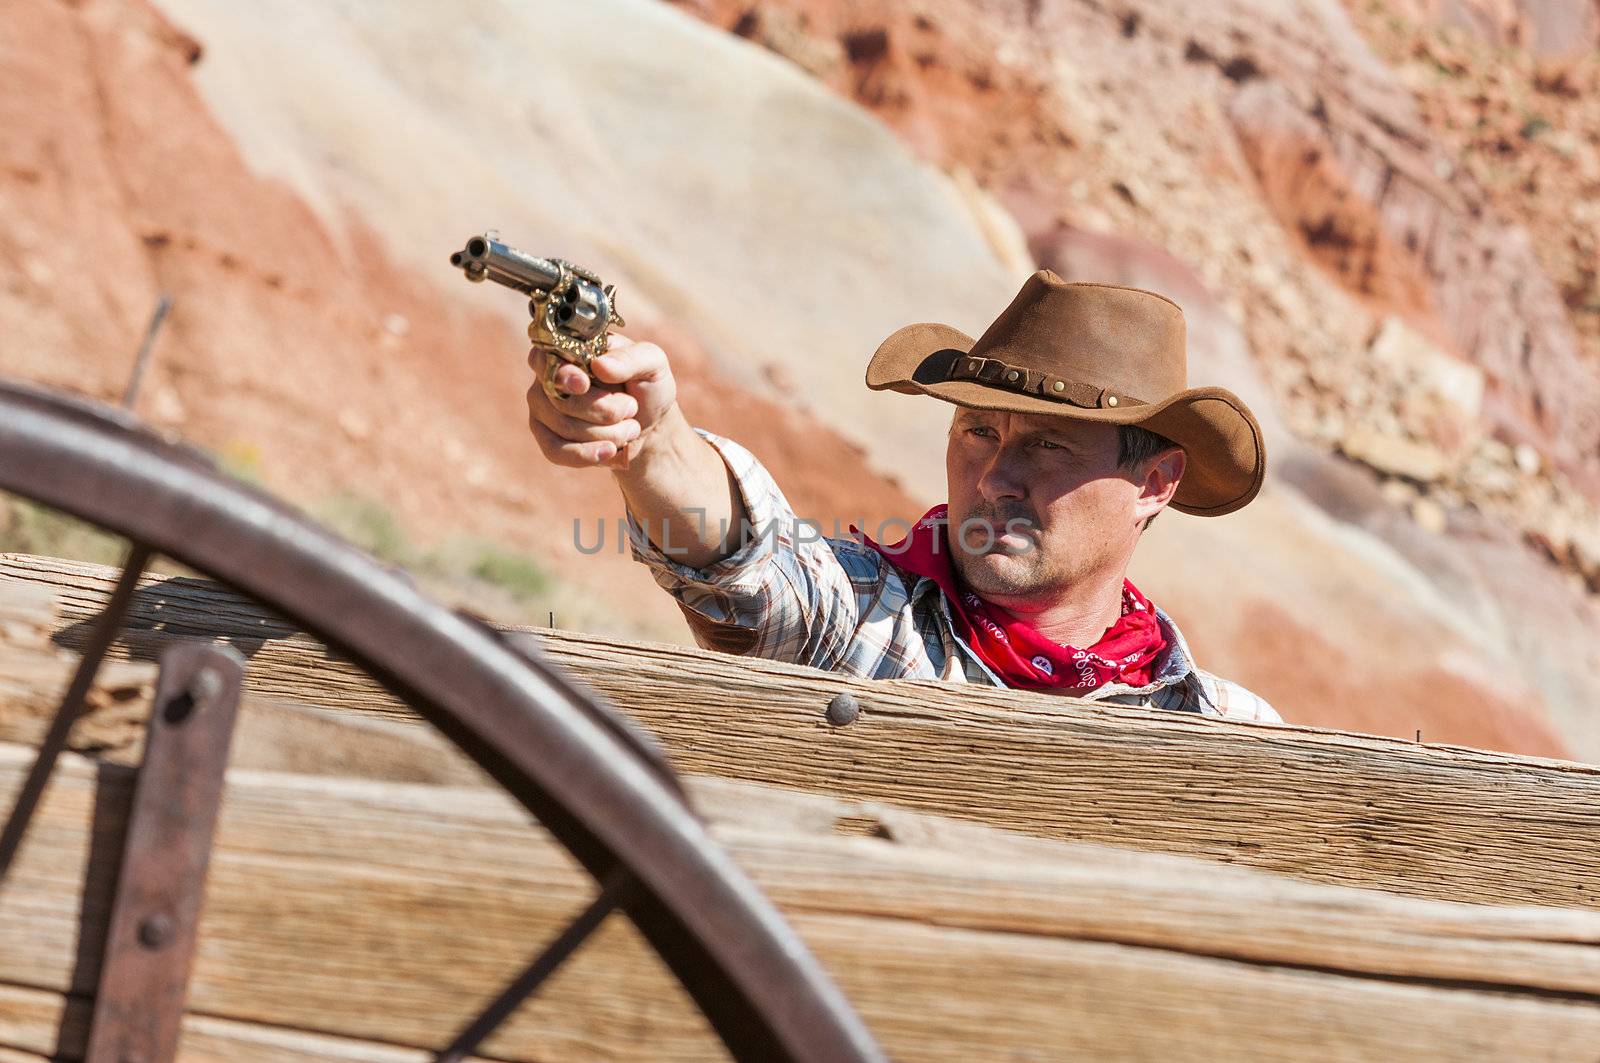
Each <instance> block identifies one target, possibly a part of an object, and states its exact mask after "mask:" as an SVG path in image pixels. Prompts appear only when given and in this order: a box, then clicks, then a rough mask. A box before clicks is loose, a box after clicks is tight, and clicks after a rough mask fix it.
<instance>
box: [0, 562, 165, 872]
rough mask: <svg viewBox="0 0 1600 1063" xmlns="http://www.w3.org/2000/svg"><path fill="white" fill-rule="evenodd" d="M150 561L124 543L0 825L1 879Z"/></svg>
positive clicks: (48, 781)
mask: <svg viewBox="0 0 1600 1063" xmlns="http://www.w3.org/2000/svg"><path fill="white" fill-rule="evenodd" d="M149 563H150V551H149V549H147V548H146V547H143V546H140V545H139V544H137V543H135V544H134V545H133V546H132V547H130V548H129V550H128V556H127V558H126V559H125V560H124V561H123V565H122V575H120V576H119V577H117V582H116V585H115V586H114V587H113V588H112V590H111V597H110V598H109V599H108V600H107V601H106V607H105V608H104V609H103V610H101V611H100V615H99V616H98V617H96V618H95V621H94V626H93V628H92V629H91V630H90V632H89V641H88V643H87V644H86V645H85V646H84V648H83V656H81V657H79V658H78V667H77V670H76V671H74V672H73V673H72V681H71V682H70V683H68V684H67V692H66V693H65V694H63V695H62V697H61V704H60V705H59V706H57V707H56V714H55V716H53V717H52V718H51V720H50V728H49V730H47V731H46V732H45V736H44V739H43V740H42V741H41V742H40V743H39V752H38V753H36V754H35V755H34V758H33V764H32V766H31V767H29V768H28V775H27V778H25V779H23V781H22V786H21V788H19V789H18V790H17V798H16V800H15V801H13V802H12V804H11V814H10V815H9V816H7V817H6V825H5V829H4V830H0V884H3V883H4V882H5V880H6V873H7V872H9V871H10V870H11V863H12V861H13V860H15V859H16V856H17V850H19V849H20V848H22V839H23V838H24V837H25V836H26V835H27V833H28V824H29V823H30V822H32V820H33V814H34V812H35V810H37V809H38V807H39V801H40V800H41V799H42V798H43V797H44V792H45V788H46V787H47V786H49V784H50V772H51V771H52V770H54V768H55V766H56V760H57V759H59V758H60V756H61V752H62V750H64V749H66V748H67V737H68V736H69V735H70V734H71V733H72V725H73V724H75V723H77V722H78V717H79V716H82V715H83V706H84V701H85V699H86V698H87V697H88V696H89V690H90V688H91V687H93V686H94V677H95V676H96V675H98V674H99V672H100V662H101V661H103V660H104V659H105V656H106V651H107V650H109V649H110V648H111V644H112V643H113V642H115V641H116V639H117V632H119V631H120V630H122V621H123V618H124V617H126V616H127V614H128V606H129V605H131V604H132V603H133V594H134V591H136V590H138V589H139V577H140V576H142V575H143V574H144V570H145V566H146V565H148V564H149Z"/></svg>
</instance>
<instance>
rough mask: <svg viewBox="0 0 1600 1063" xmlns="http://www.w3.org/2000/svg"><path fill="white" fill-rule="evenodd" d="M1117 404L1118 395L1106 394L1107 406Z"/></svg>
mask: <svg viewBox="0 0 1600 1063" xmlns="http://www.w3.org/2000/svg"><path fill="white" fill-rule="evenodd" d="M1116 404H1117V397H1116V396H1115V395H1108V396H1106V405H1107V406H1115V405H1116Z"/></svg>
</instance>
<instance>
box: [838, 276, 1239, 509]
mask: <svg viewBox="0 0 1600 1063" xmlns="http://www.w3.org/2000/svg"><path fill="white" fill-rule="evenodd" d="M1186 364H1187V357H1186V354H1185V331H1184V323H1183V311H1182V310H1181V309H1179V307H1178V304H1176V303H1174V302H1173V301H1172V300H1170V299H1168V298H1166V297H1165V296H1163V295H1157V294H1156V293H1155V292H1147V291H1145V290H1143V289H1142V288H1124V287H1121V286H1119V285H1113V284H1069V283H1067V282H1066V281H1063V280H1062V279H1061V278H1060V277H1058V276H1056V275H1055V274H1054V273H1051V272H1050V271H1049V270H1040V271H1039V272H1037V273H1035V274H1034V275H1033V276H1031V277H1029V278H1028V280H1027V281H1026V282H1025V283H1024V284H1023V285H1022V290H1021V291H1020V292H1018V293H1017V297H1016V298H1015V299H1013V300H1012V301H1011V305H1010V306H1008V307H1006V309H1005V312H1004V313H1002V314H1001V315H1000V316H999V317H997V318H995V320H994V323H993V324H991V325H990V326H989V327H988V329H987V330H985V332H984V334H983V335H982V336H980V337H978V339H977V341H976V342H974V341H973V339H972V338H971V337H970V336H968V335H966V334H965V333H964V332H962V331H960V330H959V329H954V328H951V327H950V326H949V325H936V324H931V323H922V324H916V325H907V326H906V327H904V328H902V329H899V330H898V331H896V332H895V333H894V334H893V335H892V336H890V337H889V338H888V339H886V340H884V341H883V343H882V344H880V345H879V346H878V350H877V351H876V352H875V353H874V354H873V356H872V361H871V363H870V364H868V366H867V387H869V388H872V389H873V390H874V391H884V390H889V391H900V392H905V393H906V394H921V395H932V396H933V397H934V398H937V399H943V400H945V401H946V402H953V403H955V404H956V405H957V406H970V407H973V408H976V409H980V410H1004V411H1007V412H1011V413H1040V414H1048V415H1054V416H1059V417H1072V418H1075V419H1077V420H1082V421H1101V422H1104V423H1106V424H1119V425H1120V424H1131V425H1138V426H1139V427H1141V428H1146V429H1148V430H1150V431H1152V432H1155V433H1157V434H1159V435H1162V436H1165V437H1166V438H1168V439H1170V440H1172V441H1173V442H1174V443H1176V444H1178V445H1179V446H1181V447H1182V448H1183V449H1184V452H1185V454H1186V455H1187V456H1188V461H1189V464H1188V468H1187V469H1186V470H1185V472H1184V474H1183V479H1182V480H1181V481H1179V483H1178V490H1177V493H1176V494H1175V495H1174V496H1173V500H1172V506H1173V507H1174V508H1175V509H1179V510H1181V511H1183V512H1185V513H1193V514H1195V515H1196V516H1201V517H1218V516H1221V515H1222V514H1224V513H1232V512H1233V511H1234V510H1236V509H1239V508H1240V507H1242V506H1244V505H1245V504H1247V503H1248V502H1249V501H1250V500H1251V499H1252V498H1254V497H1255V496H1256V492H1257V491H1259V490H1260V489H1261V480H1262V477H1263V476H1264V475H1265V474H1266V465H1267V454H1266V448H1265V446H1264V445H1263V443H1262V439H1261V426H1260V425H1258V424H1257V423H1256V419H1255V416H1254V415H1253V414H1251V412H1250V410H1249V408H1248V407H1247V406H1245V404H1244V403H1243V402H1242V401H1240V399H1239V397H1238V396H1237V395H1235V394H1234V393H1233V392H1231V391H1228V390H1227V389H1226V388H1216V387H1205V388H1191V387H1187V386H1186V385H1187V381H1186V378H1185V373H1186Z"/></svg>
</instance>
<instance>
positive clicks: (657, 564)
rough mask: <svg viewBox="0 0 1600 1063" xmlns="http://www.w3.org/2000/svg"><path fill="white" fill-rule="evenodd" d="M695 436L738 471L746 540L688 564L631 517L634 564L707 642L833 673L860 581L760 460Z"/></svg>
mask: <svg viewBox="0 0 1600 1063" xmlns="http://www.w3.org/2000/svg"><path fill="white" fill-rule="evenodd" d="M695 431H697V432H698V433H699V434H700V436H701V437H702V438H704V439H705V440H706V441H707V442H708V443H710V444H711V445H712V446H713V447H715V448H716V450H717V452H718V453H719V454H720V455H721V456H722V460H723V461H724V462H725V463H726V464H727V466H728V469H729V471H730V472H731V473H732V474H733V479H734V482H735V484H736V485H737V487H738V490H739V493H740V496H741V497H742V498H743V500H744V506H745V511H746V514H747V515H748V519H749V525H748V528H747V531H746V535H745V542H744V544H743V545H742V546H740V548H739V549H738V550H737V551H736V552H735V553H733V554H732V555H731V556H729V557H726V558H723V559H722V560H721V561H718V562H716V563H715V564H712V565H709V566H707V567H706V568H699V569H697V568H690V567H689V566H687V565H684V564H681V563H679V562H677V561H674V560H673V558H672V543H671V542H670V540H669V541H667V542H665V543H664V544H663V545H662V546H661V547H658V546H657V545H656V544H655V543H653V542H651V541H650V536H649V535H648V534H647V532H646V530H645V528H644V527H642V526H641V524H640V522H639V520H638V519H637V518H636V517H635V515H634V514H633V513H632V512H631V511H630V512H629V513H628V515H627V518H628V520H627V522H628V541H629V547H630V549H631V550H632V553H633V557H634V559H635V560H637V561H639V562H641V563H642V564H644V565H645V566H646V567H648V568H649V569H650V572H651V575H652V576H653V577H654V578H655V581H656V583H658V584H660V586H661V587H662V588H664V589H665V590H666V591H667V593H669V594H671V595H672V596H673V597H674V598H675V599H677V602H678V605H679V607H680V608H682V609H683V612H684V616H685V618H686V619H687V620H688V622H689V627H690V630H691V631H692V632H693V633H694V636H695V641H696V642H698V643H699V644H700V645H702V646H705V647H707V648H708V649H718V650H723V651H725V652H730V653H738V654H743V655H746V656H752V657H765V658H768V659H772V660H782V661H789V662H792V663H795V664H806V665H811V666H813V667H816V668H832V667H833V666H834V664H835V663H836V662H837V661H838V660H839V659H840V657H841V656H842V655H843V654H844V653H845V652H846V650H847V649H848V645H849V642H850V640H851V638H852V637H853V636H854V632H855V630H856V627H857V625H858V624H859V621H860V615H861V604H860V601H859V599H858V597H857V593H856V585H855V583H854V582H853V581H852V578H851V575H850V573H848V572H847V571H846V570H845V568H844V566H843V565H842V564H841V563H840V560H839V557H838V555H837V554H836V553H835V544H834V542H833V541H832V540H829V539H826V538H824V537H823V535H822V529H821V528H820V527H819V526H818V525H817V524H816V523H815V522H814V521H802V520H799V519H798V518H797V517H796V516H795V513H794V510H793V509H792V508H791V507H790V505H789V501H788V499H786V498H785V497H784V495H783V492H782V491H781V490H780V489H779V488H778V485H777V483H776V482H775V481H774V480H773V479H772V475H771V474H770V473H769V472H768V471H767V470H766V468H765V467H764V466H763V465H762V464H761V462H760V461H758V460H757V459H756V457H755V455H753V454H751V453H750V452H749V451H748V450H746V449H745V448H744V447H742V446H740V445H739V444H737V443H735V442H733V441H732V440H729V439H724V438H722V437H720V436H717V435H713V434H712V433H710V432H706V431H703V430H701V429H696V430H695ZM846 542H848V541H846ZM838 545H840V546H844V545H845V543H840V544H838ZM848 545H849V546H851V547H854V546H855V544H854V543H853V542H849V543H848ZM880 563H881V562H880ZM869 582H870V581H869Z"/></svg>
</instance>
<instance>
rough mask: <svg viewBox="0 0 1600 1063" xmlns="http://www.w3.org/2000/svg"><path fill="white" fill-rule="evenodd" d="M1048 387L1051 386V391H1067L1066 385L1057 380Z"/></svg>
mask: <svg viewBox="0 0 1600 1063" xmlns="http://www.w3.org/2000/svg"><path fill="white" fill-rule="evenodd" d="M1050 386H1051V388H1052V390H1055V391H1065V390H1067V385H1066V384H1064V383H1062V382H1061V381H1059V380H1057V381H1056V382H1055V383H1054V384H1052V385H1050Z"/></svg>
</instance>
